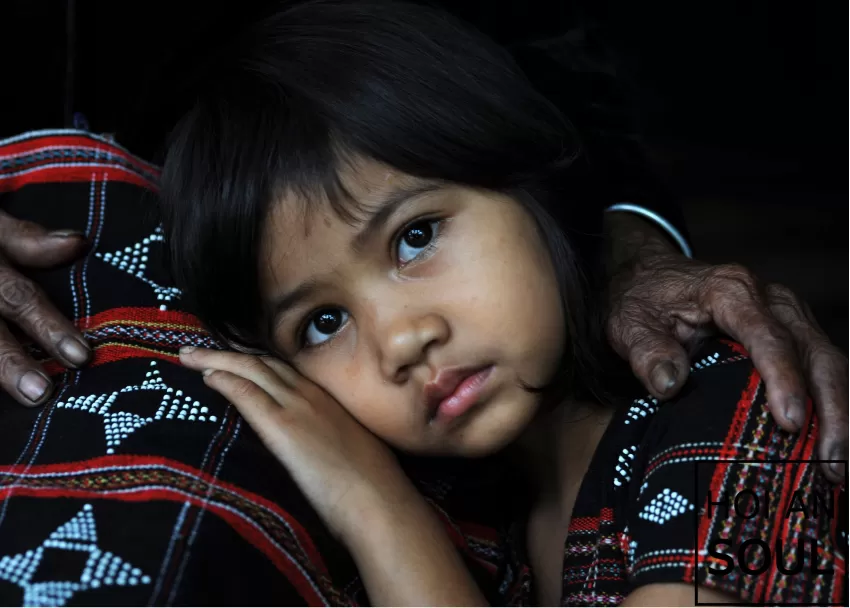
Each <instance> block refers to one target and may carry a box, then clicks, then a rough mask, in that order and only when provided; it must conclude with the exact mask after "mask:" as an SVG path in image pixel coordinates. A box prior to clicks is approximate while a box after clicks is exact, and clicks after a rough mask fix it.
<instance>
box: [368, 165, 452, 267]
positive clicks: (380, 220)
mask: <svg viewBox="0 0 850 608" xmlns="http://www.w3.org/2000/svg"><path fill="white" fill-rule="evenodd" d="M442 187H444V184H441V183H438V182H426V183H420V184H418V185H415V186H408V187H406V188H405V187H402V188H397V189H396V190H394V191H393V192H391V193H390V194H389V195H388V196H386V197H385V198H384V199H383V200H382V201H380V202H379V203H378V204H377V205H376V206H375V209H373V210H372V214H371V215H370V216H369V217H368V218H366V220H365V221H363V222H362V228H360V230H359V232H358V233H357V234H356V235H355V236H354V238H353V239H352V240H351V252H352V253H353V254H355V255H357V254H360V253H361V252H362V251H363V249H364V248H365V246H366V243H368V242H369V239H371V238H372V236H373V235H374V234H375V233H376V232H378V231H380V230H381V228H383V226H384V224H386V223H387V220H389V219H390V218H391V217H392V216H393V214H394V213H395V212H396V210H397V209H398V208H399V207H402V206H403V205H405V204H406V203H408V202H410V201H411V200H413V199H415V198H418V197H420V196H423V195H425V194H428V193H430V192H434V191H435V190H439V189H440V188H442Z"/></svg>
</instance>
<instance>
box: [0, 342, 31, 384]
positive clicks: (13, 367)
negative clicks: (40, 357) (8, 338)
mask: <svg viewBox="0 0 850 608" xmlns="http://www.w3.org/2000/svg"><path fill="white" fill-rule="evenodd" d="M27 367H28V366H27V361H26V358H25V357H24V355H23V354H22V353H21V352H20V351H19V350H18V349H16V348H14V346H13V345H11V344H4V345H3V347H0V380H5V381H7V382H10V381H11V380H12V379H13V378H15V377H16V376H19V375H22V374H23V371H24V369H25V368H27Z"/></svg>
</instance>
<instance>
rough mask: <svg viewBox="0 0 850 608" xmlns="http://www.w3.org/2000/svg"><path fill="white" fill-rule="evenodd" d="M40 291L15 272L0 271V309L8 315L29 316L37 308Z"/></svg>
mask: <svg viewBox="0 0 850 608" xmlns="http://www.w3.org/2000/svg"><path fill="white" fill-rule="evenodd" d="M37 302H38V290H37V289H36V287H35V284H34V283H33V282H32V281H30V280H29V279H26V278H24V277H22V276H20V275H18V274H16V273H14V272H11V271H9V270H6V269H0V307H2V308H3V309H5V310H4V312H5V313H6V314H7V315H10V316H14V317H23V316H27V315H28V314H29V313H30V312H32V310H33V309H34V308H35V307H36V305H37Z"/></svg>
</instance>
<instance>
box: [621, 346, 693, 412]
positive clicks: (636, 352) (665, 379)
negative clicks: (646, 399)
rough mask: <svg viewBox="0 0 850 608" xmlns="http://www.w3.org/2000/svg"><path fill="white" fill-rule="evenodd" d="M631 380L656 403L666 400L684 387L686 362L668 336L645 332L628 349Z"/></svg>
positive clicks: (687, 362) (684, 353)
mask: <svg viewBox="0 0 850 608" xmlns="http://www.w3.org/2000/svg"><path fill="white" fill-rule="evenodd" d="M628 360H629V364H630V365H631V368H632V371H633V372H634V374H635V376H637V378H638V379H639V380H640V381H641V382H642V383H643V385H644V386H645V387H646V390H648V391H649V392H650V394H652V395H653V396H654V397H656V398H658V399H669V398H670V397H673V396H674V395H676V394H677V393H678V392H679V391H680V390H681V389H682V387H683V386H684V385H685V381H686V380H687V379H688V373H689V372H690V362H689V359H688V355H687V353H686V352H685V349H684V347H683V346H682V345H681V344H679V343H678V342H677V341H676V339H675V338H674V337H673V336H672V335H667V334H663V333H660V332H657V331H653V330H646V332H645V333H644V334H643V335H642V336H641V338H640V339H638V340H635V341H634V342H633V343H632V345H631V346H630V347H629V349H628Z"/></svg>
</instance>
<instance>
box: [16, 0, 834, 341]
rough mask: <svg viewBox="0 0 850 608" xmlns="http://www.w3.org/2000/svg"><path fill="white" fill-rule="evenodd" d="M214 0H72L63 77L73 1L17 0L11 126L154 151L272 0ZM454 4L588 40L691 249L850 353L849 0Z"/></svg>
mask: <svg viewBox="0 0 850 608" xmlns="http://www.w3.org/2000/svg"><path fill="white" fill-rule="evenodd" d="M211 4H213V3H201V2H197V1H196V0H193V1H186V2H173V3H165V2H157V1H153V2H145V3H114V2H112V3H107V2H104V1H101V0H85V1H83V2H79V3H76V4H75V3H71V4H70V6H73V8H72V9H71V10H72V13H73V14H74V19H73V23H74V25H75V27H74V31H73V35H72V36H71V38H70V39H71V40H72V42H73V44H72V46H73V49H74V54H73V61H72V63H73V72H72V77H71V78H70V80H68V79H67V78H66V76H67V73H68V72H67V66H68V59H69V57H70V56H69V54H68V52H67V48H68V40H69V37H68V36H67V35H66V29H67V19H66V13H67V12H68V7H69V4H67V3H65V2H60V1H58V0H57V1H42V0H31V1H26V0H11V1H9V0H7V1H6V2H4V3H3V4H2V7H1V8H0V51H2V56H3V60H2V66H3V67H2V68H0V69H2V72H0V87H2V89H0V91H2V97H0V137H5V136H8V135H13V134H16V133H19V132H22V131H25V130H28V129H36V128H51V127H62V126H65V125H67V124H68V123H67V122H66V121H67V120H68V119H69V116H70V115H71V112H81V113H83V114H84V115H85V117H86V119H87V120H88V122H89V124H90V128H91V130H92V131H95V132H111V133H115V134H116V136H117V139H118V141H119V143H122V144H124V145H125V146H128V147H129V148H130V149H131V151H134V152H136V153H137V154H139V155H140V156H143V157H145V158H148V159H155V155H156V153H157V151H158V146H159V145H160V143H161V140H162V137H163V136H164V134H165V133H166V132H167V130H168V128H169V127H170V126H172V124H173V123H172V122H171V121H172V120H173V117H174V112H175V109H174V108H175V107H177V106H179V103H180V101H179V100H180V96H181V94H182V93H181V87H182V86H183V85H184V84H185V82H186V80H187V79H188V76H189V75H190V74H191V72H192V66H193V65H196V64H197V62H198V61H202V60H203V59H204V57H205V56H206V55H207V53H208V49H209V48H211V46H212V45H215V43H216V41H217V40H221V39H223V38H224V37H225V36H226V35H227V32H228V31H230V30H232V28H233V27H234V26H235V25H237V24H238V23H239V22H240V21H243V20H245V19H247V18H250V16H252V14H254V13H255V12H256V7H257V6H258V5H261V4H268V2H259V3H258V2H256V1H253V2H252V1H250V0H245V1H243V2H238V3H229V4H221V5H218V6H215V7H214V6H211ZM446 4H447V6H448V7H449V8H451V9H452V10H454V11H455V12H457V13H458V14H460V15H461V16H462V17H465V18H467V19H469V20H471V21H472V22H473V23H475V24H476V25H478V26H479V27H480V28H481V29H482V30H484V31H485V32H486V33H488V34H490V35H492V36H493V37H495V38H496V39H497V40H499V41H500V42H503V43H505V44H516V43H533V44H536V45H542V46H544V47H546V48H548V49H550V50H551V51H553V52H556V53H557V52H561V53H569V52H570V49H572V48H576V45H578V46H581V47H582V48H584V49H585V50H588V51H589V52H590V55H591V56H595V57H599V58H601V61H602V63H601V64H600V65H602V66H603V67H602V68H601V69H603V70H608V69H614V70H615V71H616V73H617V75H618V78H619V80H620V81H621V83H622V84H623V86H624V90H626V91H628V93H629V95H630V96H631V100H632V102H633V107H634V108H635V110H636V115H637V116H638V117H639V118H640V123H641V124H642V126H643V128H644V131H645V136H646V144H647V150H648V151H649V154H650V157H651V159H652V161H653V163H654V164H655V166H656V168H657V170H658V171H659V174H660V175H661V177H662V179H663V180H664V182H665V183H666V185H667V186H668V188H669V189H670V190H671V191H672V192H673V194H674V195H675V196H676V197H677V198H678V199H679V200H680V201H681V204H682V206H683V210H684V213H685V216H686V219H687V222H688V227H689V229H690V232H691V237H692V244H693V245H694V249H695V253H696V255H697V256H698V257H700V258H702V259H704V260H706V261H710V262H727V261H738V262H741V263H743V264H745V265H747V266H749V267H750V268H751V269H753V270H754V271H755V272H756V273H757V274H758V275H759V276H760V277H761V278H762V279H764V280H770V281H780V282H783V283H785V284H786V285H789V286H790V287H792V288H793V289H795V290H796V291H797V293H799V294H800V295H802V296H803V297H804V298H805V299H806V300H807V301H808V302H809V304H810V305H811V307H812V309H813V310H814V312H815V314H816V316H817V318H818V319H819V321H820V322H821V324H822V325H823V326H824V328H825V329H826V330H827V332H828V333H829V334H830V336H831V338H832V340H833V341H834V342H835V343H836V344H837V345H839V346H840V347H842V348H843V349H845V350H846V349H847V345H848V257H847V256H848V245H847V235H848V228H847V227H848V223H847V222H848V189H847V184H848V174H847V167H848V143H847V137H846V135H845V134H846V133H847V131H846V130H845V129H846V123H845V117H846V116H847V108H848V95H847V90H848V89H847V83H848V81H847V74H848V69H847V68H848V66H847V47H848V45H847V26H846V23H847V7H846V5H843V6H842V4H841V3H836V2H827V1H825V0H822V1H818V2H810V3H778V2H775V1H774V2H771V1H766V0H759V1H754V2H747V1H739V0H716V1H714V2H710V3H709V2H703V3H682V2H673V1H667V0H665V1H662V2H633V1H630V0H610V1H604V0H577V1H576V2H543V1H539V0H520V1H507V2H504V3H502V4H503V6H501V7H499V8H497V3H493V2H483V1H478V2H476V1H471V0H469V1H455V2H451V3H449V2H446ZM577 26H580V27H577ZM582 36H584V37H582ZM611 66H613V68H612V67H611ZM69 84H72V85H73V87H72V89H73V94H72V95H68V94H67V91H68V90H70V89H69V87H68V85H69ZM170 105H171V106H173V107H170Z"/></svg>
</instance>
